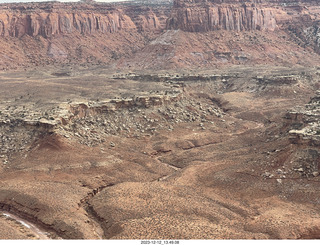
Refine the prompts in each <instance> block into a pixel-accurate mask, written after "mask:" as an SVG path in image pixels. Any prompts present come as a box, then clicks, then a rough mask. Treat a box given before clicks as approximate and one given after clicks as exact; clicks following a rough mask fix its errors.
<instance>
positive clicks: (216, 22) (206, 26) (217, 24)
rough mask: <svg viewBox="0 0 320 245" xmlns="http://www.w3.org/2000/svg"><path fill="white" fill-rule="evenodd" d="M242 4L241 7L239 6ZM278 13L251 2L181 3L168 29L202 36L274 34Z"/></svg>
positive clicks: (170, 19) (178, 0)
mask: <svg viewBox="0 0 320 245" xmlns="http://www.w3.org/2000/svg"><path fill="white" fill-rule="evenodd" d="M239 3H241V4H239ZM275 11H276V10H275V9H273V8H272V7H265V6H262V5H259V4H254V3H252V2H251V1H243V0H239V1H228V0H225V1H222V0H220V1H214V0H212V1H211V2H207V1H199V2H198V1H196V0H191V1H188V0H187V1H181V0H177V1H176V2H175V4H174V8H173V10H172V14H171V17H170V18H169V19H168V22H167V28H168V29H180V30H184V31H191V32H200V31H210V30H235V31H243V30H271V31H273V30H275V29H276V28H277V22H276V18H275V14H274V13H275Z"/></svg>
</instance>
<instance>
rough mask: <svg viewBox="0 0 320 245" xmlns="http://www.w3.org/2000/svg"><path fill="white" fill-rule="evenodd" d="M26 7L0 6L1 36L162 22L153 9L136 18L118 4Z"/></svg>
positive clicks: (104, 30)
mask: <svg viewBox="0 0 320 245" xmlns="http://www.w3.org/2000/svg"><path fill="white" fill-rule="evenodd" d="M26 6H27V7H23V8H21V7H19V6H16V5H9V7H6V6H5V5H2V6H1V5H0V36H5V37H7V36H10V37H21V36H23V35H29V36H33V37H34V36H42V37H45V38H47V37H51V36H54V35H59V34H70V33H74V32H77V33H81V34H94V33H114V32H118V31H120V30H126V31H128V30H131V29H137V30H140V31H142V30H144V29H148V28H151V29H152V30H155V29H158V28H160V27H163V25H162V26H161V23H160V22H161V21H159V19H158V17H157V16H156V15H155V14H154V13H153V12H152V10H150V9H149V10H148V11H145V12H144V11H143V10H141V13H138V14H137V16H135V19H136V21H134V20H133V19H131V17H130V16H129V15H128V14H127V13H125V12H129V11H124V9H122V8H121V7H119V8H114V7H111V6H107V5H101V6H95V5H85V4H83V5H77V7H75V6H73V5H72V4H61V3H47V4H43V3H42V4H41V5H40V4H39V5H37V4H31V5H26Z"/></svg>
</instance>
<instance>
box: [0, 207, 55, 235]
mask: <svg viewBox="0 0 320 245" xmlns="http://www.w3.org/2000/svg"><path fill="white" fill-rule="evenodd" d="M0 215H1V216H4V217H5V218H7V219H8V220H12V221H15V222H17V223H18V224H20V225H21V226H23V227H25V228H26V229H27V230H29V231H30V232H31V233H32V234H33V235H35V237H36V238H38V239H40V240H49V239H52V238H50V233H48V232H46V231H44V230H42V229H40V228H39V227H37V226H36V225H35V224H33V223H31V222H29V221H27V220H25V219H23V218H20V217H18V216H16V215H14V214H11V213H9V212H7V211H0Z"/></svg>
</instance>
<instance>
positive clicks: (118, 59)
mask: <svg viewBox="0 0 320 245" xmlns="http://www.w3.org/2000/svg"><path fill="white" fill-rule="evenodd" d="M319 8H320V7H319V5H318V3H317V2H315V1H289V0H282V1H280V0H279V1H249V0H244V1H236V0H230V1H183V0H176V1H174V2H173V5H169V4H164V5H159V4H156V5H152V4H151V5H150V4H149V5H148V6H143V5H139V4H137V3H135V4H131V5H130V4H98V3H91V4H86V3H58V2H51V3H28V4H2V5H0V42H1V47H2V49H1V50H0V57H1V60H0V67H1V68H2V69H11V68H17V67H30V66H34V65H38V66H39V65H40V66H43V65H48V64H61V63H64V64H66V63H68V64H81V65H87V64H103V65H108V66H113V67H122V68H123V67H127V68H134V69H139V67H140V68H142V67H143V68H148V67H149V68H152V67H161V68H174V67H190V66H202V67H203V66H205V67H210V66H211V67H212V66H214V67H216V66H221V65H223V64H224V63H226V64H230V63H231V64H243V63H250V64H261V63H262V61H261V60H259V59H258V56H262V57H263V56H272V57H271V58H270V61H271V60H272V61H271V63H274V62H276V63H278V64H284V63H292V64H297V63H298V62H304V63H308V64H312V63H316V61H312V60H316V59H317V58H318V57H317V56H315V57H312V56H313V55H314V52H319V35H318V31H317V30H318V29H319V18H320V17H319V16H320V10H319ZM168 31H171V33H170V34H168ZM172 31H178V32H183V33H188V32H191V33H202V34H198V37H195V40H192V46H191V47H190V48H188V49H184V48H183V49H180V46H186V47H187V46H188V45H189V44H188V43H189V42H190V41H191V40H190V39H194V38H193V36H192V35H191V36H190V35H188V34H186V38H183V37H179V41H178V42H176V41H175V36H177V35H178V36H184V34H176V33H175V32H172ZM224 32H226V33H224ZM247 32H248V34H241V33H247ZM206 33H207V34H208V35H209V36H210V39H209V40H206V39H207V38H206V36H204V34H206ZM263 33H267V34H263ZM227 36H228V37H227ZM250 36H251V37H250ZM230 42H233V43H230ZM258 46H260V47H258ZM186 51H188V53H187V54H186V53H185V52H186ZM283 51H284V52H283ZM290 53H291V54H290ZM282 55H285V56H286V57H281V56H282ZM288 55H289V56H288ZM145 56H146V57H145ZM150 57H152V58H150ZM303 57H305V58H303ZM179 59H182V60H184V62H183V63H181V62H179ZM263 60H264V61H266V62H270V61H268V58H264V59H263ZM160 63H161V64H160Z"/></svg>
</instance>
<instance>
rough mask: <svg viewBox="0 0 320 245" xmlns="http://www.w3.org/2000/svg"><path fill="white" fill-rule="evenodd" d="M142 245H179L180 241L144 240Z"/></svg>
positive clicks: (141, 242)
mask: <svg viewBox="0 0 320 245" xmlns="http://www.w3.org/2000/svg"><path fill="white" fill-rule="evenodd" d="M140 244H142V245H179V244H180V241H177V240H142V241H140Z"/></svg>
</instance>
